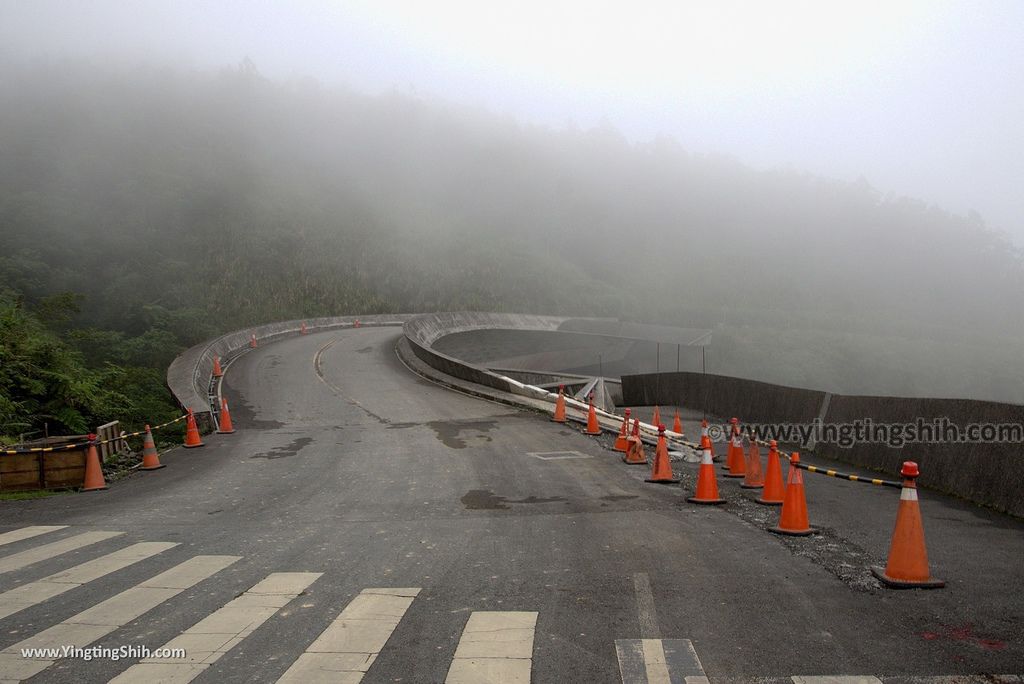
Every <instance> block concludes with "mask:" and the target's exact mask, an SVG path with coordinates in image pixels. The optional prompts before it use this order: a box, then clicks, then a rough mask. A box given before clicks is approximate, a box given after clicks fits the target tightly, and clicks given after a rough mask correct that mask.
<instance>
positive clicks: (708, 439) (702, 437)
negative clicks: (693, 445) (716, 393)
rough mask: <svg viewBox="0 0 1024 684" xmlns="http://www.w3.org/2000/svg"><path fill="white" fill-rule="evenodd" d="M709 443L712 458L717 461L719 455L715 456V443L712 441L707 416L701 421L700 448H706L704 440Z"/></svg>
mask: <svg viewBox="0 0 1024 684" xmlns="http://www.w3.org/2000/svg"><path fill="white" fill-rule="evenodd" d="M705 441H706V442H707V443H708V448H709V449H711V460H712V461H717V460H718V457H717V456H715V445H714V444H712V443H711V436H710V435H709V434H708V420H707V418H705V419H703V420H702V421H700V448H701V449H703V448H704V442H705Z"/></svg>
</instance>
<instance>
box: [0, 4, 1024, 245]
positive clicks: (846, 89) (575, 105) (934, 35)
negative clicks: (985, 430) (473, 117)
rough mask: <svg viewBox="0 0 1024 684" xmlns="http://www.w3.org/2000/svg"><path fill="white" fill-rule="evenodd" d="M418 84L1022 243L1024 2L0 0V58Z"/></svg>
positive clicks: (376, 85) (381, 85)
mask: <svg viewBox="0 0 1024 684" xmlns="http://www.w3.org/2000/svg"><path fill="white" fill-rule="evenodd" d="M81 56H89V57H91V58H113V59H117V60H121V59H124V58H126V57H127V58H130V59H132V60H138V59H143V60H146V61H154V62H167V61H172V62H174V63H176V64H179V65H182V66H187V67H197V68H208V67H219V66H223V65H227V64H235V63H238V62H239V61H240V60H241V59H242V58H243V57H246V56H248V57H249V58H251V59H252V60H253V61H254V62H255V63H256V65H257V67H258V68H259V69H260V71H261V72H262V73H264V74H265V75H267V76H270V77H273V78H291V77H303V76H311V77H314V78H316V79H318V80H319V81H321V82H322V83H324V84H325V85H333V84H347V85H350V86H351V87H353V88H354V89H357V90H360V91H365V92H371V93H372V92H380V91H384V90H390V89H398V90H401V91H415V92H417V93H419V94H421V95H423V96H431V97H436V98H440V99H443V100H446V101H449V102H454V103H460V104H466V105H469V106H482V107H485V108H487V109H489V110H492V111H495V112H497V113H499V114H507V115H511V116H514V117H515V118H516V119H518V120H521V121H524V122H535V123H541V124H546V125H550V126H554V127H558V128H561V127H565V126H567V125H575V126H578V127H581V128H588V127H592V126H597V125H610V126H612V127H614V128H616V129H618V130H620V131H621V132H622V133H623V134H625V135H626V136H627V137H629V138H630V139H633V140H649V139H651V138H653V137H655V136H657V135H658V134H668V135H671V136H672V137H674V138H676V139H677V140H679V142H680V143H681V144H682V145H683V146H684V147H685V148H687V149H689V150H691V151H694V152H701V153H704V152H707V153H721V154H728V155H732V156H734V157H736V158H738V159H739V160H741V161H743V162H746V163H748V164H751V165H754V166H757V167H790V168H793V169H797V170H806V171H810V172H813V173H816V174H821V175H826V176H830V177H835V178H840V179H844V180H854V179H856V178H858V177H859V176H864V177H865V178H866V179H867V180H868V181H869V182H870V183H871V184H872V185H873V186H875V187H876V188H877V189H879V190H880V191H882V192H883V193H888V192H893V193H895V194H897V195H911V196H915V197H920V198H921V199H924V200H926V201H928V202H933V203H936V204H939V205H940V206H942V207H944V208H946V209H949V210H951V211H954V212H957V213H965V212H967V211H968V210H969V209H975V210H977V211H978V212H979V213H981V215H982V216H983V217H984V218H985V220H986V222H987V223H988V225H989V226H990V227H992V228H995V229H997V230H1001V231H1005V232H1007V233H1009V234H1010V235H1011V236H1012V237H1013V238H1014V240H1015V241H1016V242H1017V243H1018V244H1019V245H1024V125H1022V122H1024V2H1022V1H1021V0H998V1H996V0H991V1H985V0H980V1H977V2H940V1H939V0H930V1H926V2H899V1H898V0H894V1H891V2H869V1H864V0H858V1H854V2H842V3H841V2H820V1H818V2H811V1H806V2H805V1H788V2H787V1H783V0H776V1H774V2H770V3H766V2H738V1H735V0H717V1H715V2H710V1H709V2H703V3H682V2H678V3H677V2H664V3H643V2H641V3H625V2H615V3H611V2H594V1H585V0H561V1H559V0H545V1H543V2H540V1H533V0H531V1H529V2H515V3H497V2H495V3H480V2H449V1H445V0H432V1H431V2H399V1H395V0H356V1H353V2H328V1H327V0H322V1H319V2H315V1H313V0H306V1H305V2H298V1H293V2H287V3H286V2H280V3H269V2H260V1H258V0H247V1H242V0H235V1H230V2H227V1H226V2H213V1H211V0H202V1H197V0H173V1H172V0H164V1H163V2H155V1H152V0H131V1H129V0H121V1H119V2H111V1H109V0H79V1H75V0H59V1H56V0H24V1H20V0H17V1H16V0H0V59H8V60H10V59H14V60H23V59H32V58H36V57H74V58H79V57H81Z"/></svg>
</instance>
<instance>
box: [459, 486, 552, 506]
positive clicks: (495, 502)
mask: <svg viewBox="0 0 1024 684" xmlns="http://www.w3.org/2000/svg"><path fill="white" fill-rule="evenodd" d="M460 501H462V505H463V506H465V507H466V510H467V511H479V510H490V511H496V510H508V506H506V505H505V504H545V503H560V502H564V501H566V498H565V497H563V496H553V497H551V498H548V499H542V498H540V497H536V496H528V497H526V498H525V499H508V498H506V497H504V496H499V495H497V494H495V493H494V492H492V491H491V490H489V489H471V490H469V491H468V492H466V495H465V496H463V497H462V499H460Z"/></svg>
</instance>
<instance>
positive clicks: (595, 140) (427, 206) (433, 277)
mask: <svg viewBox="0 0 1024 684" xmlns="http://www.w3.org/2000/svg"><path fill="white" fill-rule="evenodd" d="M208 5H209V3H205V2H204V3H200V2H178V3H150V2H133V3H109V2H90V3H67V2H23V3H12V2H7V3H4V4H2V5H0V101H2V102H3V107H2V109H0V229H2V234H0V250H2V254H0V279H2V283H3V285H2V286H0V303H4V302H24V304H25V306H26V307H28V308H29V309H32V310H33V311H36V312H37V314H38V316H39V317H40V320H44V319H46V317H47V316H50V320H52V321H57V323H55V324H54V323H51V324H49V325H50V327H51V328H52V329H53V330H55V331H56V333H57V334H59V335H60V336H62V339H63V340H64V341H65V343H66V344H68V345H70V346H71V347H72V348H73V349H74V350H75V353H76V354H79V355H80V356H81V358H82V359H83V361H84V362H85V363H87V364H92V365H93V366H96V367H101V366H103V364H114V365H115V366H117V367H124V368H128V369H131V368H150V369H159V368H160V366H161V364H165V363H166V361H167V360H168V359H169V358H172V357H173V356H174V355H175V354H176V353H177V352H178V351H180V349H182V348H184V347H186V346H188V345H191V344H195V343H197V342H199V341H201V340H202V339H204V337H205V336H209V335H212V334H215V333H216V332H218V331H223V330H229V329H234V328H238V327H241V326H245V325H249V324H252V323H256V322H265V321H269V320H277V319H290V318H296V317H301V316H314V315H329V314H341V313H371V312H389V311H390V312H394V311H430V310H439V309H440V310H445V309H448V310H451V309H482V310H504V311H512V310H518V311H530V312H535V313H552V314H580V315H598V316H616V317H622V318H624V319H631V320H641V321H648V322H659V323H666V324H676V325H683V326H688V327H706V328H711V329H713V330H714V331H715V332H714V337H713V342H712V346H711V347H710V348H709V350H708V368H709V370H710V371H712V372H719V373H724V374H730V375H738V376H743V377H750V378H755V379H760V380H766V381H771V382H780V383H784V384H791V385H797V386H803V387H811V388H815V389H825V390H831V391H835V392H843V393H848V394H857V393H863V394H894V395H923V396H947V397H967V398H978V399H994V400H1003V401H1014V402H1024V364H1022V363H1021V361H1024V356H1022V352H1021V347H1020V343H1019V340H1020V337H1021V335H1022V334H1024V307H1022V306H1021V293H1022V292H1024V262H1022V256H1021V252H1020V250H1019V248H1018V247H1015V246H1014V241H1015V240H1016V241H1017V244H1021V243H1024V239H1022V238H1024V225H1022V223H1021V216H1022V208H1024V207H1022V204H1021V203H1022V201H1024V200H1022V197H1024V193H1021V192H1019V187H1020V185H1021V181H1022V180H1024V161H1022V160H1024V149H1022V148H1024V143H1022V137H1021V136H1022V134H1021V130H1020V126H1019V121H1021V120H1024V95H1022V89H1021V88H1020V85H1019V84H1020V83H1021V82H1024V72H1022V65H1024V52H1022V48H1021V46H1020V41H1018V40H1017V36H1016V35H1015V34H1016V32H1017V28H1018V27H1019V26H1020V25H1021V19H1024V5H1020V4H1019V3H1014V2H1007V3H995V2H993V3H985V4H973V5H967V4H943V5H938V4H936V3H905V4H900V5H897V6H896V7H892V6H890V5H886V4H882V3H879V4H871V3H868V4H865V3H850V4H849V5H845V6H840V5H833V4H831V3H829V4H828V6H827V8H823V7H822V6H819V4H818V3H783V4H782V5H779V4H772V5H771V7H772V8H773V11H771V12H769V11H767V10H765V9H751V8H749V7H747V4H746V3H742V4H741V3H735V4H734V3H715V5H714V7H715V9H711V8H710V6H708V7H705V8H703V9H700V8H698V9H692V8H686V9H678V8H677V9H666V8H663V7H661V8H654V7H653V6H645V7H641V8H639V9H636V10H631V11H630V12H629V13H625V10H623V9H622V7H621V6H619V5H611V4H608V5H594V4H591V3H587V4H584V3H561V4H559V3H555V4H551V3H543V4H541V3H533V4H530V3H527V4H525V5H523V4H517V5H515V6H514V7H513V6H508V7H505V8H498V9H495V8H487V9H486V11H485V9H484V8H483V6H480V7H478V6H476V5H473V4H466V5H463V6H459V5H454V4H445V3H440V4H437V3H432V4H424V5H423V6H422V7H420V6H418V5H416V6H413V5H411V4H410V5H409V6H404V5H401V4H396V3H386V2H385V3H376V2H374V3H369V2H367V3H350V4H340V3H339V4H331V3H306V4H299V5H296V4H294V3H289V4H288V5H285V4H284V3H282V4H280V5H278V6H274V7H271V6H269V5H265V4H262V3H260V4H254V3H242V2H237V3H220V4H218V5H216V6H215V7H213V8H212V9H211V8H209V7H208ZM68 292H70V293H75V294H74V295H71V296H70V297H71V299H68V298H67V297H65V299H62V300H59V301H62V302H64V303H65V304H67V309H68V312H67V315H66V316H64V317H60V316H58V317H53V316H52V315H51V314H50V313H48V312H52V310H53V307H54V301H56V300H54V297H55V296H57V295H60V294H61V293H68ZM103 367H105V366H103ZM126 391H127V390H126ZM0 409H2V406H0Z"/></svg>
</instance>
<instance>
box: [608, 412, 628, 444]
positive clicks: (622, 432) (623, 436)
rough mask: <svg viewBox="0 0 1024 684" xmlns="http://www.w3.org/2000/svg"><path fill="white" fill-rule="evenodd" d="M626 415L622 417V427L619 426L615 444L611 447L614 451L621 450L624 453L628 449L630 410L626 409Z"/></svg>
mask: <svg viewBox="0 0 1024 684" xmlns="http://www.w3.org/2000/svg"><path fill="white" fill-rule="evenodd" d="M625 413H626V415H625V416H623V418H622V427H620V428H619V436H618V437H616V438H615V446H614V447H612V448H613V449H615V451H621V452H622V453H626V451H627V450H628V449H629V414H630V410H629V409H626V411H625Z"/></svg>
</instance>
